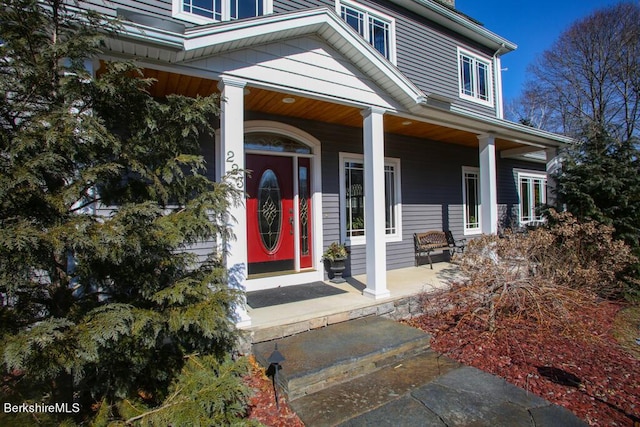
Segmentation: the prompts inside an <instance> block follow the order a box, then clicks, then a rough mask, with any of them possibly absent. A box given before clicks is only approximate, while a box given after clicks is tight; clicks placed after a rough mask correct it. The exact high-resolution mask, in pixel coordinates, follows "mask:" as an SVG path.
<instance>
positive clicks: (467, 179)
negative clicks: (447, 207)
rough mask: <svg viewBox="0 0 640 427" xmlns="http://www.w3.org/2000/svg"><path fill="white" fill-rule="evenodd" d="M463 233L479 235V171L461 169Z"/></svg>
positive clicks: (468, 168) (467, 168)
mask: <svg viewBox="0 0 640 427" xmlns="http://www.w3.org/2000/svg"><path fill="white" fill-rule="evenodd" d="M462 200H463V211H464V233H465V234H476V233H480V169H478V168H471V167H466V166H465V167H463V168H462Z"/></svg>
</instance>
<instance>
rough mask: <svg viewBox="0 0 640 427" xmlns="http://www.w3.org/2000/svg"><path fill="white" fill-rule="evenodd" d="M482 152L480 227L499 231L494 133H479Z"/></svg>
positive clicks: (490, 230) (487, 230) (492, 231)
mask: <svg viewBox="0 0 640 427" xmlns="http://www.w3.org/2000/svg"><path fill="white" fill-rule="evenodd" d="M478 141H479V142H480V144H479V154H480V203H481V208H480V209H481V210H480V228H481V230H482V232H483V233H484V234H496V233H497V232H498V187H497V179H496V147H495V137H494V136H493V135H492V134H484V135H478Z"/></svg>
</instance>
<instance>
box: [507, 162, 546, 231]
mask: <svg viewBox="0 0 640 427" xmlns="http://www.w3.org/2000/svg"><path fill="white" fill-rule="evenodd" d="M497 163H498V164H497V181H498V209H499V221H500V222H499V226H500V227H501V228H510V227H514V226H517V225H518V215H519V205H520V198H519V196H518V174H517V171H516V170H517V169H522V170H530V171H540V172H544V171H545V168H546V167H545V165H543V164H541V163H533V162H527V161H525V160H517V159H502V158H500V159H498V162H497Z"/></svg>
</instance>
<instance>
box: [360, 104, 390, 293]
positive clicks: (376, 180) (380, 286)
mask: <svg viewBox="0 0 640 427" xmlns="http://www.w3.org/2000/svg"><path fill="white" fill-rule="evenodd" d="M383 115H384V111H382V110H378V109H373V108H370V109H367V110H364V111H362V116H363V117H364V120H363V149H364V188H365V194H364V200H365V202H364V203H365V207H364V209H365V224H364V229H365V236H366V239H367V247H366V262H367V269H366V271H367V287H366V289H365V290H364V291H363V294H364V295H365V296H368V297H372V298H374V299H380V298H386V297H388V296H389V295H390V293H389V290H388V289H387V248H386V240H385V222H384V221H385V218H384V216H385V201H384V198H385V194H384V188H385V185H384V124H383Z"/></svg>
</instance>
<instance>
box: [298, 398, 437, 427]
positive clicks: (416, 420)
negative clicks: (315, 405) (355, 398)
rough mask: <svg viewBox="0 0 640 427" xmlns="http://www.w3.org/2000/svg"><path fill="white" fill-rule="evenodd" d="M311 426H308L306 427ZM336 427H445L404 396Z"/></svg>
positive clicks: (426, 410) (425, 410)
mask: <svg viewBox="0 0 640 427" xmlns="http://www.w3.org/2000/svg"><path fill="white" fill-rule="evenodd" d="M313 425H314V424H308V426H313ZM338 425H339V426H340V427H371V426H376V427H401V426H416V427H418V426H419V427H447V425H446V424H445V423H444V421H442V419H440V417H438V415H436V414H435V413H434V412H432V411H431V410H429V408H427V407H426V406H424V405H423V404H422V403H420V402H418V401H417V400H415V399H414V398H413V397H412V396H411V395H405V396H403V397H401V398H400V399H397V400H395V401H393V402H390V403H388V404H387V405H384V406H381V407H379V408H376V409H374V410H373V411H369V412H367V413H365V414H362V415H361V416H358V417H355V418H352V419H350V420H347V421H345V422H343V423H341V424H338Z"/></svg>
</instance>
